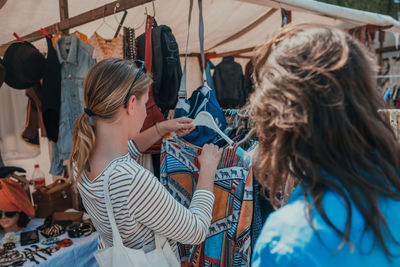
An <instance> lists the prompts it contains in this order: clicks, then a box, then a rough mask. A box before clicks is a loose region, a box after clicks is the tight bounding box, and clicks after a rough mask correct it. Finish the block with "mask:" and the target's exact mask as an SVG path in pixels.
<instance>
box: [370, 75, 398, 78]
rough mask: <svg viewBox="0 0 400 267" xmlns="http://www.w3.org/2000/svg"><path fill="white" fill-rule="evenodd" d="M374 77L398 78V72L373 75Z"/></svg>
mask: <svg viewBox="0 0 400 267" xmlns="http://www.w3.org/2000/svg"><path fill="white" fill-rule="evenodd" d="M374 78H377V79H382V78H400V74H387V75H375V76H374Z"/></svg>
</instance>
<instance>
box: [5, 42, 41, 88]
mask: <svg viewBox="0 0 400 267" xmlns="http://www.w3.org/2000/svg"><path fill="white" fill-rule="evenodd" d="M3 61H4V62H3V65H4V67H5V68H6V78H5V82H6V84H8V85H9V86H10V87H12V88H15V89H27V88H31V87H33V86H35V85H37V84H38V83H39V81H40V79H41V78H42V77H43V72H44V67H45V64H46V60H45V58H44V56H43V55H42V54H41V53H40V51H39V50H38V49H37V48H36V47H34V46H33V45H32V44H30V43H28V42H23V43H21V42H18V43H13V44H11V45H10V46H9V47H8V48H7V50H6V53H5V54H4V58H3Z"/></svg>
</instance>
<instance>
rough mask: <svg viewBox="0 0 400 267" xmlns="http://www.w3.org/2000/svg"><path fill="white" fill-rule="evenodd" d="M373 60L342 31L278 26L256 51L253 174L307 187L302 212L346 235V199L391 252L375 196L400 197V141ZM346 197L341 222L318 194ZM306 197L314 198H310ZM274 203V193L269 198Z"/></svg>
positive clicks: (267, 184) (272, 184)
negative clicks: (383, 112)
mask: <svg viewBox="0 0 400 267" xmlns="http://www.w3.org/2000/svg"><path fill="white" fill-rule="evenodd" d="M375 66H376V64H375V61H374V60H373V58H372V56H371V55H370V54H369V52H368V51H367V49H366V48H365V47H364V46H363V45H361V44H360V43H359V42H358V41H357V40H354V39H353V38H352V37H351V36H350V35H348V34H346V33H345V32H344V31H342V30H339V29H335V28H330V27H327V26H315V25H308V24H303V25H297V26H290V27H286V28H284V29H282V30H281V31H280V32H279V33H278V34H276V35H275V36H274V37H273V38H272V40H271V41H270V42H269V43H268V44H266V45H265V46H262V47H260V48H259V49H258V50H257V54H256V56H255V57H254V69H255V70H254V77H253V78H254V80H255V83H256V89H255V92H254V93H253V94H252V96H251V99H250V108H251V109H252V111H253V113H254V117H253V119H254V121H255V124H256V129H257V135H258V138H259V146H258V148H257V150H256V157H255V158H256V161H257V164H255V166H257V167H256V171H257V176H258V180H259V181H260V183H261V184H262V185H263V187H264V188H267V189H268V190H269V191H270V194H269V195H270V196H276V195H277V193H279V192H281V191H283V189H284V188H285V185H287V183H288V181H290V180H294V181H295V182H296V183H299V184H300V186H301V187H302V188H303V191H304V199H305V201H306V204H307V207H308V208H307V217H308V220H309V222H310V224H311V226H312V227H313V225H312V223H311V211H312V210H313V209H314V208H315V209H317V211H318V212H319V213H320V214H321V216H322V218H323V219H324V220H325V221H326V222H327V224H328V225H329V226H330V227H332V228H333V229H334V231H335V232H336V233H337V234H339V235H340V236H341V237H342V238H343V242H342V243H341V245H340V246H339V247H338V250H339V249H340V248H341V247H342V246H343V245H344V244H345V243H346V242H348V243H349V244H350V245H351V246H352V244H351V242H350V240H349V234H350V226H351V214H352V209H351V202H353V203H354V205H355V206H356V207H357V208H358V209H359V211H360V212H361V214H362V216H363V218H364V219H365V223H366V225H365V231H366V230H368V229H372V231H373V233H374V235H375V238H377V240H378V241H379V243H380V244H381V245H382V246H383V248H384V250H385V252H386V254H387V255H390V253H389V251H388V249H387V246H386V245H385V242H384V237H389V236H391V234H390V232H389V229H388V228H387V225H386V222H385V219H384V217H383V216H382V213H381V212H380V209H379V206H378V196H385V197H389V198H392V199H400V194H399V192H400V180H399V173H398V171H399V169H400V159H399V155H400V148H399V144H398V142H397V141H396V139H395V135H394V133H393V132H392V130H391V128H390V125H389V123H388V121H387V120H386V119H385V118H383V117H381V116H380V114H378V109H379V108H380V107H382V106H383V103H382V102H381V100H380V98H379V97H378V94H377V90H376V89H377V86H376V81H375V79H374V78H373V75H374V71H375V69H374V68H375ZM328 190H331V191H334V192H336V193H338V194H340V195H341V197H343V199H344V200H345V203H346V209H347V214H348V217H347V218H348V219H347V222H346V229H345V230H344V231H342V230H341V229H338V228H337V227H336V226H335V225H334V224H333V223H332V222H331V221H330V220H329V218H328V217H327V215H326V213H325V211H324V209H323V206H322V199H323V196H324V194H325V193H326V192H327V191H328ZM309 196H311V197H312V198H311V199H312V203H308V199H309V198H308V197H309ZM270 201H271V203H272V204H273V205H274V206H275V207H278V206H279V204H280V201H279V199H277V198H275V197H271V198H270Z"/></svg>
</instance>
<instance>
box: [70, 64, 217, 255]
mask: <svg viewBox="0 0 400 267" xmlns="http://www.w3.org/2000/svg"><path fill="white" fill-rule="evenodd" d="M150 83H151V80H150V79H149V77H148V76H147V75H146V73H145V70H144V63H143V62H142V61H137V62H136V63H131V62H129V61H127V60H123V59H105V60H103V61H101V62H99V63H97V64H96V65H94V66H93V67H92V68H91V69H90V70H89V72H88V74H87V76H86V79H85V82H84V94H85V99H84V102H85V106H86V108H85V112H84V113H82V114H81V115H80V116H79V117H78V118H77V120H76V122H75V125H74V133H73V137H74V141H73V148H72V153H71V164H72V167H73V168H74V170H75V177H76V180H77V184H78V189H79V192H80V194H81V196H82V201H83V204H84V206H85V208H86V210H87V212H88V213H89V215H90V216H91V218H92V221H93V223H94V226H95V227H96V229H97V230H98V232H99V241H98V247H99V248H104V247H110V246H112V245H113V244H112V231H111V227H110V224H109V218H108V216H107V210H106V206H105V202H104V192H103V179H104V172H105V171H106V170H107V168H108V167H109V166H110V164H111V163H115V164H116V167H115V168H114V169H113V170H112V171H111V174H110V179H109V192H110V198H111V204H112V207H113V214H114V217H115V219H116V223H117V227H118V230H119V234H120V236H121V238H122V240H123V243H124V245H125V246H126V247H130V248H135V249H144V250H145V252H148V251H151V250H152V249H153V248H154V233H158V234H159V235H162V236H164V237H166V238H167V239H168V240H169V242H170V245H171V247H172V249H173V250H174V252H175V253H176V254H177V251H176V250H177V249H176V248H177V247H176V242H177V241H178V242H180V243H183V244H199V243H201V242H202V241H203V240H204V239H205V238H206V235H207V233H208V228H209V226H210V222H211V217H212V207H213V203H214V195H213V184H214V177H215V172H216V169H217V165H218V163H219V160H220V158H221V153H222V151H221V150H220V149H219V148H218V147H216V146H214V145H205V146H204V147H203V152H202V154H201V156H200V157H199V161H200V165H201V168H200V176H199V179H198V183H197V190H196V191H195V192H194V195H193V198H192V201H191V205H190V207H189V209H186V208H185V207H183V206H182V205H180V204H179V203H178V202H176V201H175V200H174V199H173V198H172V197H171V195H170V194H169V193H168V191H167V190H166V189H165V188H164V187H163V186H162V185H161V184H160V183H159V182H158V180H157V178H155V177H154V176H153V174H152V173H151V172H149V171H148V170H146V169H145V168H143V167H142V166H140V165H139V164H138V163H137V162H136V161H135V158H137V157H138V156H139V155H140V151H146V150H147V149H148V148H149V147H150V146H151V145H153V144H154V143H155V142H156V141H158V140H159V139H160V138H161V137H162V136H164V135H165V134H167V133H170V132H173V131H174V132H176V133H177V134H178V135H180V136H183V135H185V134H187V133H189V132H190V131H191V130H193V126H192V124H191V122H192V121H191V120H190V119H188V118H179V119H174V120H168V121H164V122H160V123H158V124H156V125H155V126H153V127H151V128H149V129H148V130H146V131H143V132H142V133H139V131H140V129H141V128H142V125H143V122H144V119H145V117H146V102H147V100H148V88H149V86H150ZM113 165H114V164H113ZM177 257H178V254H177Z"/></svg>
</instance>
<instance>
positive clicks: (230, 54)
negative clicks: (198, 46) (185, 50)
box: [179, 47, 256, 58]
mask: <svg viewBox="0 0 400 267" xmlns="http://www.w3.org/2000/svg"><path fill="white" fill-rule="evenodd" d="M255 48H256V47H249V48H244V49H239V50H234V51H230V52H224V53H220V54H217V53H213V52H210V53H206V58H207V55H210V54H211V55H212V58H215V57H229V56H239V55H240V54H243V53H249V52H253V51H254V49H255ZM199 55H200V53H190V54H188V55H187V56H188V57H198V56H199ZM179 56H180V57H184V56H185V54H180V55H179ZM239 57H243V58H250V57H248V56H239Z"/></svg>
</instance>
